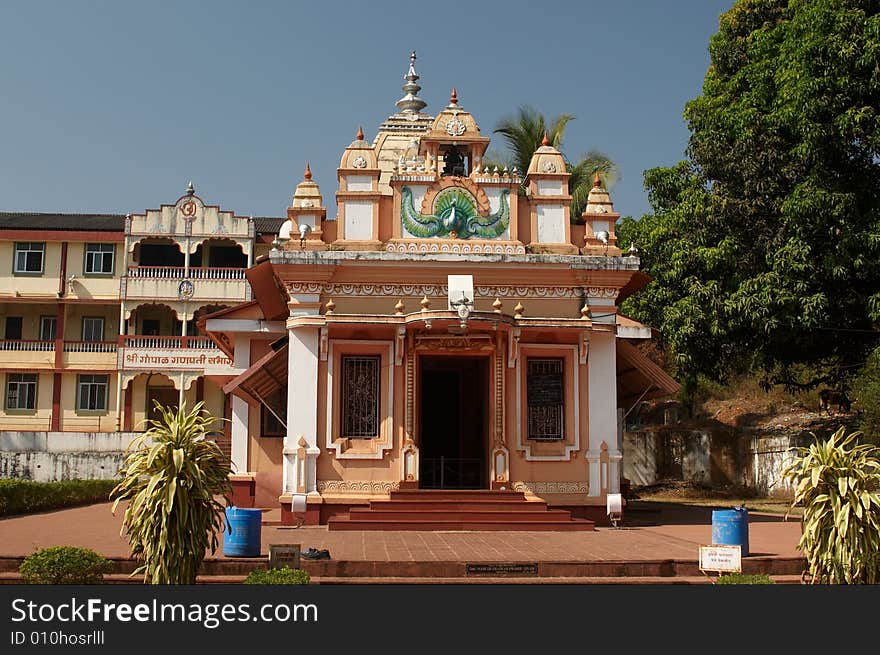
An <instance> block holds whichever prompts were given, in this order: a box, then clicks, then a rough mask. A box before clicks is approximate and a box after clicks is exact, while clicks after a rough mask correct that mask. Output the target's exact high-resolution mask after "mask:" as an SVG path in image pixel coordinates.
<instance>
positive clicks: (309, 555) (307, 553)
mask: <svg viewBox="0 0 880 655" xmlns="http://www.w3.org/2000/svg"><path fill="white" fill-rule="evenodd" d="M301 555H302V557H303V558H304V559H330V551H329V550H327V549H326V548H324V549H323V550H318V549H317V548H306V549H305V550H304V551H303V552H302V553H301Z"/></svg>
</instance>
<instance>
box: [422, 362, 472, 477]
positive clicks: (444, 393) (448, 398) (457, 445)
mask: <svg viewBox="0 0 880 655" xmlns="http://www.w3.org/2000/svg"><path fill="white" fill-rule="evenodd" d="M419 373H420V376H419V378H420V380H421V394H420V408H419V433H420V439H419V450H420V458H419V460H420V470H419V479H420V484H419V487H420V488H422V489H486V488H488V474H487V455H486V453H487V450H488V430H487V427H488V422H489V421H488V407H489V358H488V357H422V358H420V371H419Z"/></svg>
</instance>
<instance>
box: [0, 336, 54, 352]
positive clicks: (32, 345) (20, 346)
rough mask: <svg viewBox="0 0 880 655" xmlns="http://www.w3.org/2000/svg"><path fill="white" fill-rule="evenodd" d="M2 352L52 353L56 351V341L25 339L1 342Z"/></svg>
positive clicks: (0, 348)
mask: <svg viewBox="0 0 880 655" xmlns="http://www.w3.org/2000/svg"><path fill="white" fill-rule="evenodd" d="M0 350H19V351H29V352H50V351H53V350H55V341H34V340H25V339H3V340H0Z"/></svg>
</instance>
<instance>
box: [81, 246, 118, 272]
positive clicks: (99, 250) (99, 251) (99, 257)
mask: <svg viewBox="0 0 880 655" xmlns="http://www.w3.org/2000/svg"><path fill="white" fill-rule="evenodd" d="M115 252H116V246H114V245H113V244H112V243H87V244H86V274H87V275H113V257H114V254H115Z"/></svg>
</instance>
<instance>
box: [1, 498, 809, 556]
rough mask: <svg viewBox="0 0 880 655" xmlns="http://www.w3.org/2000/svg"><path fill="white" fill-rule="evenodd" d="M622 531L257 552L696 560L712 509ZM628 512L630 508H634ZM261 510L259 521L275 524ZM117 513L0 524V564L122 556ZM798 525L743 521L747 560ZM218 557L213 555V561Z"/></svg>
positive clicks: (674, 512)
mask: <svg viewBox="0 0 880 655" xmlns="http://www.w3.org/2000/svg"><path fill="white" fill-rule="evenodd" d="M637 506H641V507H643V508H644V509H642V510H640V511H630V512H629V513H628V514H627V518H626V520H625V521H624V524H623V528H622V529H613V528H601V527H600V528H597V529H596V531H595V532H359V531H352V532H347V531H340V532H330V531H328V530H327V528H326V527H325V526H320V527H319V526H314V527H301V528H297V529H292V528H285V527H282V526H278V525H263V527H262V530H261V536H262V549H263V553H264V554H268V551H269V544H285V543H287V544H289V543H298V544H301V545H302V547H303V549H305V548H308V547H314V548H327V549H329V550H330V552H331V554H332V556H333V559H334V560H337V561H339V560H346V561H385V562H404V561H414V562H431V561H435V562H436V561H459V562H462V561H470V562H474V561H517V560H518V561H542V562H601V561H621V560H623V561H631V562H632V561H641V560H661V559H674V560H688V561H695V560H696V559H697V554H698V547H699V546H700V545H701V544H709V543H711V542H712V509H711V508H704V507H683V506H665V505H663V506H659V505H654V504H651V505H650V506H649V505H647V504H637ZM634 509H635V508H634ZM277 515H278V511H277V510H275V511H274V512H272V511H269V512H267V513H266V515H265V517H264V520H268V521H270V522H271V521H273V520H277ZM121 524H122V510H120V511H119V512H118V513H117V516H113V515H112V514H111V512H110V504H109V503H101V504H97V505H90V506H86V507H77V508H72V509H65V510H58V511H54V512H45V513H42V514H31V515H28V516H17V517H10V518H6V519H0V557H10V556H23V555H28V554H29V553H31V552H33V550H34V549H37V548H43V547H46V546H53V545H70V546H82V547H87V548H92V549H93V550H95V551H97V552H99V553H101V554H103V555H105V556H107V557H127V556H128V554H129V550H128V544H127V542H126V541H125V539H124V537H121V536H120V535H119V530H120V527H121ZM799 539H800V523H799V521H798V520H790V521H783V520H782V517H781V516H778V515H773V514H761V513H757V512H753V513H750V515H749V543H750V551H751V553H750V554H751V556H752V557H773V558H776V557H779V558H792V557H800V556H801V553H800V552H799V551H798V550H797V548H796V546H797V542H798V540H799ZM214 556H215V557H222V551H221V549H218V552H217V553H216V554H215V555H214Z"/></svg>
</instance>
